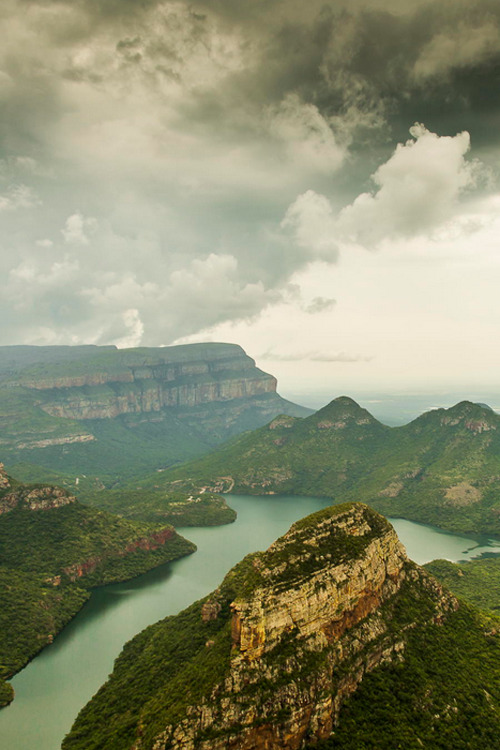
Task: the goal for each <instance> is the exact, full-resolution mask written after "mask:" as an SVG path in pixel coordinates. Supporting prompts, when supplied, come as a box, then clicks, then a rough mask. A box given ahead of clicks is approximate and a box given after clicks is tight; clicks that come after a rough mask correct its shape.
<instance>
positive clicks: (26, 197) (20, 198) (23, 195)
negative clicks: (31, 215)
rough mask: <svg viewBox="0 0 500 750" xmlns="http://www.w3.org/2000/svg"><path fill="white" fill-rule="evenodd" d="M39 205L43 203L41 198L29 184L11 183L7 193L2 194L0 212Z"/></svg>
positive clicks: (0, 196)
mask: <svg viewBox="0 0 500 750" xmlns="http://www.w3.org/2000/svg"><path fill="white" fill-rule="evenodd" d="M39 205H41V200H40V199H39V198H38V196H37V195H36V193H35V192H34V190H33V189H32V188H30V187H28V185H22V184H21V185H11V186H10V187H9V188H8V189H7V191H6V192H5V193H3V194H0V212H2V211H17V209H18V208H32V207H33V206H39Z"/></svg>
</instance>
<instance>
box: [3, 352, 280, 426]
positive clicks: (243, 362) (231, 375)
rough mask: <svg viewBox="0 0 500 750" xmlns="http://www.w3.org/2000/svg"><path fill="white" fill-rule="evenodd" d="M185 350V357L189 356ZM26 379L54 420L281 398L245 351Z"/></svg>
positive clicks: (129, 357) (103, 365) (150, 357)
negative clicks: (219, 402)
mask: <svg viewBox="0 0 500 750" xmlns="http://www.w3.org/2000/svg"><path fill="white" fill-rule="evenodd" d="M183 350H185V351H183ZM67 369H68V366H67V364H66V363H64V364H63V365H62V366H61V367H56V366H54V367H53V368H52V373H51V374H50V375H45V376H44V375H43V374H41V376H40V377H32V376H31V375H30V373H29V371H28V372H27V373H25V374H24V375H23V374H21V377H20V378H19V379H18V381H17V382H18V384H19V385H21V386H23V387H25V388H29V389H34V390H36V391H40V392H42V393H41V396H42V400H41V402H40V406H41V408H42V409H43V410H44V411H45V412H46V413H47V414H50V415H51V416H53V417H63V418H67V419H106V418H112V417H117V416H119V415H120V414H137V413H148V412H159V411H161V410H162V409H165V408H171V407H175V408H179V407H188V408H189V407H195V406H199V405H202V404H207V403H212V402H218V401H231V400H233V399H246V398H252V397H254V396H262V395H264V394H268V393H275V392H276V378H274V377H273V376H272V375H268V374H267V373H265V372H262V371H261V370H259V369H258V368H257V367H256V366H255V362H254V360H253V359H251V358H250V357H248V356H247V355H246V354H245V352H244V351H243V350H242V349H241V347H239V346H234V345H231V344H225V345H221V344H218V345H215V346H214V347H213V348H212V347H211V346H210V345H205V346H203V347H201V348H200V347H199V346H196V345H195V346H194V347H190V346H186V347H165V348H164V349H150V350H137V351H136V352H134V351H133V350H131V351H130V352H128V354H124V353H121V352H117V353H116V357H114V358H110V355H109V353H107V355H106V358H105V360H104V361H102V362H101V361H99V359H98V360H97V361H96V362H94V363H91V364H90V365H89V364H88V363H86V362H85V360H84V361H82V362H79V363H77V364H76V365H75V366H74V368H73V369H74V372H72V373H71V374H67V373H65V372H64V370H67Z"/></svg>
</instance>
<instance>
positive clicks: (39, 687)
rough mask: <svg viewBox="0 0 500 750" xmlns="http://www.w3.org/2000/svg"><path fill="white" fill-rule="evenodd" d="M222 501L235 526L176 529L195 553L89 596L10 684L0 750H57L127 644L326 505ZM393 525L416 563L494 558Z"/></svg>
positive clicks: (434, 533) (439, 535) (469, 545)
mask: <svg viewBox="0 0 500 750" xmlns="http://www.w3.org/2000/svg"><path fill="white" fill-rule="evenodd" d="M227 499H228V502H229V504H230V505H231V506H232V507H233V508H234V509H235V510H236V511H237V513H238V518H237V520H236V521H235V523H234V524H229V525H227V526H217V527H213V528H199V529H198V528H189V529H180V530H179V531H180V533H182V534H183V535H184V536H187V537H188V538H189V539H191V540H192V541H194V542H195V543H196V544H197V546H198V551H197V552H196V553H195V554H193V555H190V556H189V557H185V558H182V559H181V560H176V561H175V562H173V563H167V564H166V565H162V566H161V567H159V568H156V569H155V570H152V571H150V572H149V573H146V574H145V575H142V576H140V577H139V578H136V579H134V580H132V581H128V582H127V583H122V584H116V585H112V586H106V587H103V588H100V589H97V590H96V591H95V592H94V593H93V594H92V597H91V598H90V600H89V601H88V603H87V604H86V605H85V606H84V607H83V609H82V610H81V611H80V612H79V614H78V615H77V616H76V617H75V618H74V620H72V622H71V623H70V624H69V625H68V626H67V627H66V628H65V629H64V630H63V632H62V633H61V634H60V635H59V636H58V637H57V638H56V640H55V641H54V643H53V644H52V645H51V646H48V647H47V648H46V649H44V651H42V652H41V653H40V654H39V655H38V656H37V657H36V659H34V660H33V661H32V662H31V663H30V664H28V666H27V667H25V669H23V670H22V671H21V672H19V674H18V675H16V677H14V678H13V679H12V680H11V682H12V685H13V686H14V689H15V691H16V698H15V700H14V702H13V703H12V704H11V705H10V706H8V707H7V708H4V709H2V710H0V747H2V748H5V750H34V749H35V748H36V750H59V748H60V745H61V741H62V739H63V737H64V735H65V734H66V732H67V731H69V729H70V728H71V725H72V723H73V721H74V719H75V717H76V715H77V713H78V711H79V709H80V708H81V707H82V706H83V705H84V704H85V703H86V702H87V701H88V700H89V698H91V696H92V695H93V694H94V693H95V692H96V690H97V689H98V688H99V687H100V685H102V683H103V682H104V681H105V680H106V678H107V676H108V674H109V672H111V670H112V667H113V661H114V659H115V658H116V656H117V655H118V654H119V652H120V650H121V648H122V646H123V644H124V643H125V641H127V640H129V639H130V638H131V637H132V636H133V635H135V634H136V633H138V632H139V631H140V630H142V629H143V628H145V627H146V626H147V625H149V624H151V623H153V622H156V621H157V620H159V619H161V618H162V617H165V616H166V615H170V614H175V613H177V612H179V610H181V609H183V608H184V607H186V606H187V605H189V604H191V602H193V601H195V600H196V599H200V598H201V597H203V596H205V594H207V593H208V592H210V591H212V590H213V589H214V588H216V586H217V585H218V584H219V583H220V581H221V580H222V578H223V576H224V575H225V573H227V571H228V570H229V568H231V567H232V566H233V565H234V564H235V563H237V562H238V561H239V560H241V558H242V557H243V556H244V555H246V554H247V553H248V552H253V551H255V550H263V549H266V548H267V547H268V546H269V544H271V542H273V541H274V539H276V538H277V537H278V536H280V535H281V534H283V533H284V532H285V531H287V529H288V528H289V526H290V525H291V524H292V523H293V522H294V521H296V520H298V519H299V518H302V517H303V516H306V515H308V514H309V513H312V512H314V511H315V510H319V509H320V508H324V507H325V506H326V505H327V504H328V503H327V501H326V500H320V499H318V498H310V497H275V496H271V497H247V496H234V495H233V496H228V498H227ZM391 521H392V523H393V525H394V527H395V529H396V531H397V533H398V535H399V537H400V539H401V541H402V542H403V544H404V545H405V546H406V548H407V551H408V554H409V556H410V557H411V558H412V559H413V560H415V561H416V562H418V563H424V562H428V561H429V560H433V559H434V558H436V557H445V558H447V559H449V560H464V559H467V558H470V557H474V556H477V555H478V554H480V553H481V552H483V551H487V552H500V547H498V546H497V547H495V546H494V543H489V544H488V543H485V545H484V546H479V545H478V543H477V542H475V541H474V540H472V539H468V538H464V537H459V536H456V535H454V534H447V533H444V532H441V531H438V530H437V529H433V528H431V527H429V526H424V525H421V524H416V523H412V522H411V521H404V520H401V519H395V520H394V519H391ZM498 544H499V545H500V543H498Z"/></svg>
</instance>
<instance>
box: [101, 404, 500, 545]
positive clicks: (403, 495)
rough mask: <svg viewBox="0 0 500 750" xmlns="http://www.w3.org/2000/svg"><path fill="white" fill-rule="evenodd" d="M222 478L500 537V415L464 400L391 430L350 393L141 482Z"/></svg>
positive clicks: (201, 482) (256, 490)
mask: <svg viewBox="0 0 500 750" xmlns="http://www.w3.org/2000/svg"><path fill="white" fill-rule="evenodd" d="M224 477H225V478H226V479H227V478H228V477H230V478H231V479H232V480H234V487H233V486H232V491H234V492H242V493H249V494H257V495H262V494H266V493H277V494H297V495H316V496H319V497H329V498H332V500H333V501H336V502H337V501H338V502H345V501H347V500H361V501H363V502H366V503H368V504H370V505H372V506H373V507H374V508H376V509H377V510H378V511H380V512H382V513H384V514H386V515H389V516H400V517H403V518H408V519H410V520H413V521H420V522H423V523H430V524H434V525H436V526H439V527H441V528H443V529H446V530H449V531H453V532H456V533H469V534H474V533H476V534H480V533H488V534H491V535H497V536H500V416H499V415H497V414H495V413H494V412H493V411H491V410H490V409H488V408H487V407H483V406H480V405H477V404H472V403H470V402H462V403H460V404H457V405H456V406H454V407H452V408H451V409H437V410H435V411H431V412H427V413H425V414H423V415H422V416H421V417H419V418H418V419H416V420H415V421H413V422H411V423H410V424H408V425H405V426H403V427H392V428H391V427H387V426H385V425H382V424H381V423H380V422H378V421H377V420H376V419H374V417H372V416H371V415H370V414H369V413H368V412H367V411H366V410H364V409H361V407H359V406H358V405H357V404H356V403H355V402H354V401H352V400H351V399H349V398H345V397H343V398H338V399H335V400H334V401H332V402H331V404H329V405H328V406H326V407H325V408H324V409H321V410H320V411H318V412H316V413H315V414H313V415H312V416H310V417H307V418H305V419H296V418H292V417H278V418H276V419H275V420H273V421H272V422H271V423H270V424H269V425H267V426H265V427H262V428H260V429H258V430H255V431H254V432H252V433H248V434H246V435H243V436H241V437H239V438H236V439H234V440H232V441H231V442H230V443H228V444H226V445H225V446H223V447H222V448H220V449H218V450H217V451H215V452H214V453H212V454H210V455H208V456H205V457H203V458H201V459H198V460H197V461H194V462H191V463H188V464H186V465H185V466H183V467H178V468H173V469H171V470H169V471H166V472H164V473H162V475H161V477H160V478H158V477H157V476H156V477H152V476H150V477H149V478H142V479H141V481H140V485H141V487H143V488H144V489H146V490H148V491H149V490H150V488H151V487H152V486H153V484H156V485H160V486H161V487H162V488H163V490H164V491H165V492H168V490H169V486H170V483H173V482H175V483H176V485H175V486H176V487H177V488H180V487H183V486H184V487H186V488H188V487H189V488H193V487H196V486H208V487H212V488H213V487H214V486H216V485H217V483H218V482H219V483H220V480H221V478H224ZM132 484H133V483H131V485H132ZM226 484H228V482H226ZM119 507H120V498H119V497H117V498H116V508H119Z"/></svg>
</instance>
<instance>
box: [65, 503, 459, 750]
mask: <svg viewBox="0 0 500 750" xmlns="http://www.w3.org/2000/svg"><path fill="white" fill-rule="evenodd" d="M406 600H408V601H413V602H414V603H416V604H415V606H416V610H415V608H413V609H412V608H411V607H406V608H405V604H404V603H405V601H406ZM424 601H425V607H423V608H422V612H423V613H424V615H423V621H424V622H425V623H429V622H434V623H440V622H441V621H443V619H445V618H446V616H447V614H448V613H449V612H451V611H454V610H455V609H456V608H457V602H456V600H455V599H454V597H453V596H451V595H450V594H448V593H445V592H444V591H443V589H442V588H441V587H440V586H439V584H438V583H437V582H436V581H435V580H434V579H432V578H431V577H430V576H428V575H427V574H426V573H425V572H424V571H423V570H422V569H420V568H418V567H417V566H416V565H414V564H413V563H411V562H410V561H409V560H408V558H407V556H406V553H405V550H404V548H403V547H402V545H401V544H400V542H399V540H398V538H397V536H396V534H395V532H394V530H393V529H392V527H391V525H390V524H389V523H388V522H387V521H386V520H385V519H384V518H383V517H381V516H379V515H378V514H377V513H375V512H374V511H372V510H370V509H369V508H367V507H366V506H363V505H360V504H348V505H344V506H338V507H336V508H335V507H334V508H328V509H326V510H325V511H320V512H319V513H316V514H313V515H312V516H310V517H308V518H307V519H304V520H303V521H301V522H299V523H297V524H295V525H294V526H292V528H291V529H290V531H289V532H288V533H287V534H286V535H285V536H284V537H282V538H281V539H279V540H278V541H277V542H275V543H274V544H273V545H272V546H271V547H270V548H269V549H268V550H267V552H265V553H257V554H255V555H250V556H248V557H247V558H245V560H244V561H243V562H242V563H240V564H239V565H238V566H236V568H234V569H233V570H232V571H231V572H230V573H229V574H228V576H227V577H226V578H225V579H224V581H223V583H222V584H221V586H220V587H219V589H217V590H216V591H215V592H213V593H212V594H211V595H210V596H209V597H207V598H206V599H205V600H204V601H202V602H200V603H199V604H198V605H195V607H194V608H191V609H192V610H193V612H192V613H191V614H190V615H189V616H190V617H191V618H192V617H193V615H194V611H197V612H198V615H197V617H198V625H197V626H196V628H195V629H194V630H192V631H191V632H186V636H185V637H186V638H187V639H189V642H190V643H191V644H192V646H191V649H192V650H190V649H188V648H186V649H185V654H186V656H185V663H182V662H181V663H180V664H179V663H177V664H176V666H175V668H173V666H172V665H173V664H174V663H175V658H174V657H173V655H172V654H171V653H170V652H169V649H168V639H167V630H165V632H163V631H162V624H161V623H160V624H159V625H158V626H157V629H156V631H155V632H154V633H153V634H152V635H151V638H152V639H155V643H160V642H162V643H163V644H166V645H163V647H162V648H163V652H162V655H163V658H165V670H166V671H165V675H164V677H163V682H162V683H161V682H160V683H159V682H158V679H157V678H155V682H154V687H153V689H152V692H151V693H149V694H148V693H147V692H145V691H144V690H142V693H141V695H142V696H143V697H144V695H146V697H145V698H144V701H145V702H144V704H143V705H142V706H139V707H137V706H135V707H134V709H133V711H135V712H136V713H137V726H136V728H135V738H133V739H132V738H131V737H130V736H129V737H124V741H123V748H124V750H125V748H127V750H130V748H132V747H133V749H134V750H151V749H152V750H278V749H279V750H299V749H300V748H303V747H305V746H306V745H309V744H314V743H315V742H317V741H319V740H321V739H324V738H326V737H328V736H329V735H330V734H331V733H332V731H333V730H334V728H335V724H336V721H337V718H338V716H339V711H340V708H341V705H342V703H343V701H344V700H345V698H346V697H347V696H349V695H350V694H352V693H353V692H354V691H355V690H356V688H357V687H358V685H359V684H360V682H361V681H362V679H363V677H364V676H365V675H366V674H367V673H368V672H370V671H371V670H373V669H375V668H376V667H378V666H379V665H381V664H383V663H387V662H392V661H398V660H403V659H404V652H405V634H406V633H407V632H409V631H410V630H412V629H414V628H415V627H417V626H421V625H422V614H421V613H419V612H418V607H419V603H420V602H424ZM416 613H417V617H416V616H415V615H416ZM183 617H188V610H186V613H181V615H179V616H178V617H177V618H168V620H167V621H165V625H164V626H163V627H164V628H170V630H169V631H168V632H170V633H172V637H173V640H175V638H176V636H175V635H173V634H174V633H175V632H176V631H180V632H182V629H183V628H185V627H186V625H185V624H184V623H183ZM396 620H397V622H396ZM169 621H170V623H169V624H167V623H168V622H169ZM191 622H192V620H191ZM203 634H205V635H204V636H203ZM143 636H144V634H143ZM143 636H138V638H139V639H141V641H142V643H141V647H140V649H138V647H136V646H134V645H133V644H134V642H132V644H131V648H132V650H133V653H135V654H139V653H143V654H146V653H147V652H148V650H149V649H150V645H148V643H147V638H146V641H145V639H144V637H143ZM197 644H198V645H197ZM171 648H172V649H174V648H179V645H178V644H177V643H174V642H173V643H172V647H171ZM181 648H182V646H181ZM134 649H135V650H134ZM130 653H131V652H130V651H129V654H130ZM172 653H174V652H172ZM141 658H142V656H139V657H138V660H137V662H136V664H135V666H133V667H132V671H131V661H130V655H129V657H128V660H127V663H126V667H125V670H128V671H126V673H125V672H124V671H123V669H122V667H121V664H120V660H118V663H117V674H116V677H115V675H112V676H111V680H110V681H109V683H108V684H107V685H106V686H104V687H103V689H102V691H101V692H100V693H99V694H98V695H97V697H96V698H95V699H94V701H93V702H92V703H91V704H89V706H88V707H87V708H86V709H84V711H83V714H84V717H83V721H82V723H81V724H79V722H78V721H77V724H76V726H75V729H74V731H75V735H74V736H75V737H78V738H79V742H80V743H81V742H82V741H83V742H84V743H85V742H86V743H87V744H86V745H85V747H94V745H93V744H92V742H91V740H92V737H91V736H90V735H87V736H84V734H85V731H86V732H89V731H90V732H91V731H92V728H91V724H89V720H88V716H89V714H90V713H93V714H94V715H95V716H102V717H103V718H102V720H103V721H110V722H115V724H114V728H115V731H116V727H117V725H116V722H117V721H118V723H119V720H118V719H117V717H116V716H113V715H111V714H107V711H109V710H110V709H109V707H110V706H111V707H112V706H113V703H114V702H115V701H116V703H120V701H121V700H122V696H120V698H119V699H118V698H117V695H116V693H115V692H114V690H115V689H116V690H118V691H119V690H120V687H119V685H120V684H121V685H123V684H124V682H125V681H126V680H130V682H131V684H133V682H134V680H137V679H138V677H139V675H140V670H141V666H142V665H141ZM156 669H157V670H158V671H161V669H162V667H161V664H159V665H157V667H156V668H155V671H156ZM169 670H170V671H169ZM125 677H126V680H125V679H124V678H125ZM115 679H116V682H115ZM144 679H145V680H147V679H148V678H147V677H146V676H145V677H144ZM183 680H184V681H183ZM115 685H116V687H115ZM200 685H201V687H200ZM181 691H182V693H181ZM93 704H94V705H93ZM120 705H122V709H123V712H124V715H125V713H126V709H125V708H123V704H121V703H120ZM152 707H154V708H152ZM112 711H113V709H112V708H111V712H112ZM101 712H102V713H101ZM127 716H128V714H127ZM104 717H105V718H104ZM99 731H100V732H101V735H100V737H101V741H102V725H101V727H99ZM82 732H83V734H82ZM71 739H72V735H71V734H70V736H69V740H68V742H67V744H65V745H64V747H65V748H73V747H75V748H79V747H83V746H84V745H81V744H78V741H76V742H74V743H73V742H72V741H71ZM116 747H118V745H116ZM120 747H121V745H120Z"/></svg>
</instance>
